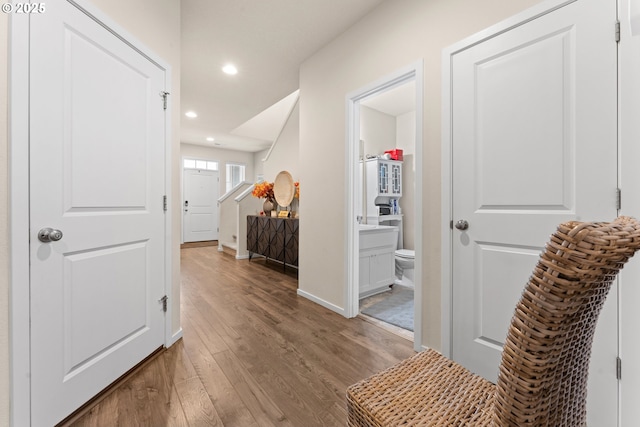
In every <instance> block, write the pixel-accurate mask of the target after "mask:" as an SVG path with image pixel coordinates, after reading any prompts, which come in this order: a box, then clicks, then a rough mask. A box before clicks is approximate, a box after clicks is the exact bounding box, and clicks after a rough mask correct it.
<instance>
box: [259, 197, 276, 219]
mask: <svg viewBox="0 0 640 427" xmlns="http://www.w3.org/2000/svg"><path fill="white" fill-rule="evenodd" d="M273 207H274V206H273V202H272V201H271V200H269V199H265V200H264V203H263V204H262V211H263V212H264V214H265V215H266V216H270V215H271V211H272V210H273Z"/></svg>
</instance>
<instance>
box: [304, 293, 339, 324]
mask: <svg viewBox="0 0 640 427" xmlns="http://www.w3.org/2000/svg"><path fill="white" fill-rule="evenodd" d="M298 295H300V296H301V297H303V298H306V299H308V300H311V301H313V302H315V303H316V304H320V305H321V306H323V307H324V308H327V309H329V310H331V311H334V312H336V313H338V314H340V315H341V316H344V317H347V316H346V314H345V311H344V308H342V307H338V306H337V305H335V304H332V303H330V302H327V301H325V300H323V299H322V298H318V297H316V296H315V295H312V294H310V293H308V292H305V291H303V290H301V289H298Z"/></svg>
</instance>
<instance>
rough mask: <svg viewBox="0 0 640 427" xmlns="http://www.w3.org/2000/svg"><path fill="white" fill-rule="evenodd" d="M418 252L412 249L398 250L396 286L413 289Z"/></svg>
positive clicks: (396, 255)
mask: <svg viewBox="0 0 640 427" xmlns="http://www.w3.org/2000/svg"><path fill="white" fill-rule="evenodd" d="M415 257H416V251H414V250H411V249H398V250H397V251H396V253H395V258H396V279H395V280H394V284H396V285H403V286H409V287H411V288H413V269H414V259H415Z"/></svg>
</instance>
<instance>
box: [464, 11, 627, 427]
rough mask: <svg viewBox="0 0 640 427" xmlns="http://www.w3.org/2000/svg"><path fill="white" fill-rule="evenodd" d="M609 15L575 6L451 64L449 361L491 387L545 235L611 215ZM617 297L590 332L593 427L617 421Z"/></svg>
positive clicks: (612, 56) (613, 149)
mask: <svg viewBox="0 0 640 427" xmlns="http://www.w3.org/2000/svg"><path fill="white" fill-rule="evenodd" d="M615 17H616V10H615V2H603V1H597V0H580V1H577V2H574V3H571V4H569V5H567V6H564V7H562V8H560V9H557V10H555V11H553V12H551V13H548V14H546V15H543V16H541V17H539V18H537V19H534V20H532V21H528V22H526V23H524V24H522V25H519V26H516V27H515V28H513V29H511V30H509V31H506V32H503V33H500V34H498V35H496V36H495V37H492V38H489V39H487V40H485V41H483V42H482V43H478V44H476V45H473V46H471V47H469V48H467V49H465V50H462V51H460V52H458V53H456V54H455V55H453V57H452V117H453V127H452V135H453V147H452V150H453V151H452V152H453V171H454V172H453V219H454V222H455V221H458V220H460V219H464V220H467V221H468V222H469V228H468V229H467V230H464V231H460V230H453V245H452V248H453V249H452V250H453V253H452V255H453V297H452V298H453V299H452V304H453V307H452V310H453V316H452V319H453V321H452V337H453V348H452V355H453V358H454V359H455V360H456V361H458V362H460V363H461V364H463V365H464V366H466V367H468V368H469V369H470V370H472V371H473V372H476V373H478V374H480V375H482V376H483V377H485V378H488V379H489V380H491V381H495V380H496V379H497V373H498V371H497V369H498V365H499V363H500V358H501V349H502V345H503V343H504V338H505V337H506V333H507V328H508V325H509V322H510V319H511V316H512V314H513V309H514V307H515V304H516V302H517V300H518V298H519V297H520V294H521V292H522V289H523V287H524V285H525V283H526V281H527V279H528V278H529V276H530V274H531V271H532V269H533V267H534V266H535V263H536V261H537V258H538V256H539V253H540V252H541V251H542V250H543V246H544V244H545V243H546V241H547V239H548V237H549V235H550V234H551V233H552V232H553V231H554V230H555V228H556V226H557V225H558V224H559V223H561V222H564V221H567V220H573V219H577V220H612V219H613V218H615V217H616V201H615V194H616V186H617V133H616V127H617V117H616V104H617V98H616V44H615V41H614V40H613V36H612V30H611V28H612V23H613V22H615ZM596 58H597V60H596ZM615 294H616V290H615V289H614V291H613V292H612V296H611V298H609V300H608V302H607V304H606V307H605V310H604V313H603V315H602V317H601V319H600V322H599V327H598V331H597V332H596V343H595V346H594V353H593V357H592V364H591V371H590V381H591V384H597V386H595V387H593V386H591V387H590V390H589V398H590V406H589V418H590V424H593V425H615V420H616V411H617V381H616V378H615V357H616V355H617V325H616V316H617V315H616V309H617V307H616V301H615ZM596 419H597V420H598V421H594V420H596ZM612 420H613V423H612Z"/></svg>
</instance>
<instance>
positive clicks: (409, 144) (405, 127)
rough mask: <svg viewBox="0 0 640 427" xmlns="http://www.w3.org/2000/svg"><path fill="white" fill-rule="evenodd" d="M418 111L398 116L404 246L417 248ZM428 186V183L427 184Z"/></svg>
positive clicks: (397, 128) (397, 143) (397, 132)
mask: <svg viewBox="0 0 640 427" xmlns="http://www.w3.org/2000/svg"><path fill="white" fill-rule="evenodd" d="M415 145H416V112H415V111H411V112H409V113H405V114H402V115H400V116H398V117H396V148H399V149H401V150H402V155H403V161H402V198H401V199H400V208H402V213H403V215H404V216H403V217H402V225H403V228H404V235H403V238H404V247H405V248H406V249H415V248H416V243H415V242H416V235H415V229H416V218H415V215H414V214H413V213H414V212H415V205H416V186H415V184H416V162H415V155H414V154H415V150H416V147H415ZM425 187H426V185H425Z"/></svg>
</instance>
